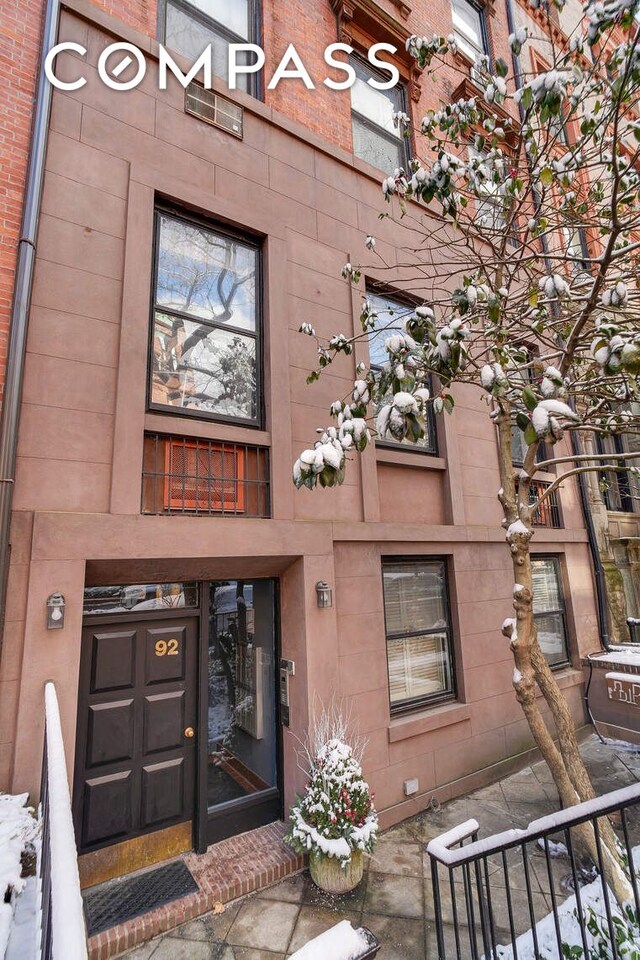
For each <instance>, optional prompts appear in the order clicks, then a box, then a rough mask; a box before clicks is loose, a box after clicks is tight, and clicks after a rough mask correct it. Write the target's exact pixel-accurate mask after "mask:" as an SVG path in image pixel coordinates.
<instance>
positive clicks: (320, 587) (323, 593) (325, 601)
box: [316, 580, 333, 607]
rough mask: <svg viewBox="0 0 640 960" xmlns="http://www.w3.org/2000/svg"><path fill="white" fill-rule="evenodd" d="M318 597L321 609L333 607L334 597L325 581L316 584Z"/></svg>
mask: <svg viewBox="0 0 640 960" xmlns="http://www.w3.org/2000/svg"><path fill="white" fill-rule="evenodd" d="M316 596H317V598H318V606H319V607H331V606H333V597H332V595H331V587H330V586H329V584H328V583H326V582H325V581H324V580H318V582H317V583H316Z"/></svg>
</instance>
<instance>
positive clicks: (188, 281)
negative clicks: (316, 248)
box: [150, 213, 259, 422]
mask: <svg viewBox="0 0 640 960" xmlns="http://www.w3.org/2000/svg"><path fill="white" fill-rule="evenodd" d="M157 230H158V252H157V265H156V289H155V312H154V321H153V338H152V362H151V388H150V397H151V402H152V403H153V404H157V405H161V406H166V407H172V408H175V407H180V408H182V409H188V410H193V411H195V412H199V413H201V414H204V415H207V414H209V415H211V416H221V417H231V418H234V419H242V420H249V421H253V422H255V421H256V420H257V419H258V362H259V349H258V339H257V338H258V320H257V300H256V284H257V272H258V257H259V253H258V250H257V248H256V247H255V246H253V245H251V244H249V243H243V242H242V241H239V240H237V239H234V238H232V237H229V236H227V235H226V234H223V233H219V232H218V231H215V230H211V229H209V228H208V227H205V226H203V225H202V224H198V223H195V222H192V221H189V220H183V219H182V218H179V217H174V216H170V215H168V214H166V213H159V214H158V218H157Z"/></svg>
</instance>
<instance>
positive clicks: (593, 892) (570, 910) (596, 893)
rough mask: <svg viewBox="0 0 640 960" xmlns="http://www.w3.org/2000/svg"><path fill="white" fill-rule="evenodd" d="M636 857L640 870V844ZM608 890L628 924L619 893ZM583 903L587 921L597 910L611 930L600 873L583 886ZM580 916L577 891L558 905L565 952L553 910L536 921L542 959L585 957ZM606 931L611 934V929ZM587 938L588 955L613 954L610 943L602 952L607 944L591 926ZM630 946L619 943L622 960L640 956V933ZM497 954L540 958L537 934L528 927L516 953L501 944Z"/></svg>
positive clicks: (509, 958) (505, 958)
mask: <svg viewBox="0 0 640 960" xmlns="http://www.w3.org/2000/svg"><path fill="white" fill-rule="evenodd" d="M633 860H634V864H635V865H636V871H638V870H639V869H640V846H637V847H635V848H634V851H633ZM607 893H608V900H609V906H610V908H611V914H612V917H618V918H620V919H621V920H622V921H623V922H624V924H625V926H628V924H627V921H626V917H624V916H623V913H622V911H621V909H620V907H619V906H618V904H617V903H616V899H615V897H614V896H613V894H612V893H611V891H610V890H609V888H608V887H607ZM580 906H581V908H582V916H583V917H584V919H585V924H587V923H588V921H589V917H590V911H593V913H594V914H595V915H596V917H597V919H598V926H599V927H600V929H601V930H603V931H605V932H607V931H608V926H607V919H606V917H607V913H606V907H605V901H604V896H603V890H602V882H601V878H600V877H598V878H597V879H596V880H594V881H593V882H592V883H589V884H587V885H586V886H584V887H581V888H580ZM578 916H579V914H578V907H577V902H576V896H575V894H574V895H573V896H572V897H569V899H568V900H565V901H564V903H562V904H561V905H560V906H559V907H558V918H559V923H560V933H561V939H562V945H563V948H562V949H563V951H564V952H562V953H561V952H560V951H559V950H558V939H557V936H556V928H555V921H554V918H553V914H552V913H549V914H547V916H546V917H544V918H543V919H542V920H540V922H539V923H537V924H536V936H537V940H538V951H539V953H538V956H539V957H540V960H564V958H566V957H571V956H576V957H577V958H582V957H583V951H584V947H583V943H582V935H581V933H580V924H579V922H578ZM636 933H637V931H636ZM606 935H607V937H608V932H607V934H606ZM586 940H587V948H588V950H589V954H588V956H593V957H611V956H612V954H611V953H610V952H609V953H608V952H606V947H605V949H604V950H603V951H602V952H600V950H601V949H602V948H603V946H604V945H603V941H602V938H601V937H599V936H598V935H597V934H594V933H593V932H591V931H590V930H588V929H587V932H586ZM605 942H606V941H605ZM565 945H566V947H565ZM626 946H627V950H626V952H624V948H623V947H622V946H619V947H618V956H619V957H620V960H636V958H637V957H639V956H640V936H636V937H634V939H633V940H629V941H627V944H626ZM572 947H579V948H580V951H581V952H580V953H578V954H571V953H570V952H568V951H570V949H571V948H572ZM496 956H497V958H498V960H536V952H535V949H534V943H533V935H532V933H531V930H527V932H526V933H523V934H522V935H521V936H520V937H518V938H517V940H516V952H515V953H514V950H513V946H511V945H509V946H502V947H498V948H497V951H496Z"/></svg>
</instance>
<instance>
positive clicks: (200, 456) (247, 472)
mask: <svg viewBox="0 0 640 960" xmlns="http://www.w3.org/2000/svg"><path fill="white" fill-rule="evenodd" d="M142 513H144V514H155V515H158V514H176V513H180V514H187V515H191V516H193V515H195V516H198V515H201V516H241V517H269V516H270V497H269V451H268V450H267V449H266V448H264V447H256V446H251V445H249V444H246V443H233V442H227V441H218V440H216V441H213V440H195V439H191V438H186V437H173V436H166V435H164V434H158V433H153V434H146V435H145V439H144V465H143V471H142Z"/></svg>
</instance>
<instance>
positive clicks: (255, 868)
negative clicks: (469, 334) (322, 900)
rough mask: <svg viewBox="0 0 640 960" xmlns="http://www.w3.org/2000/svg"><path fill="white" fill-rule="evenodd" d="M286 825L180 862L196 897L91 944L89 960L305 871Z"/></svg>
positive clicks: (107, 959)
mask: <svg viewBox="0 0 640 960" xmlns="http://www.w3.org/2000/svg"><path fill="white" fill-rule="evenodd" d="M285 830H286V825H285V824H284V823H270V824H267V826H265V827H258V829H256V830H250V831H249V832H248V833H243V834H240V836H237V837H230V838H229V839H228V840H221V841H220V843H215V844H213V845H212V846H211V847H209V849H208V850H207V852H206V853H203V854H200V855H199V854H196V853H188V854H185V855H184V856H183V857H182V858H181V859H182V860H184V862H185V863H186V865H187V867H188V868H189V870H190V871H191V873H192V874H193V877H194V879H195V881H196V883H197V885H198V891H197V893H192V894H190V895H189V896H186V897H181V898H180V899H179V900H173V901H172V902H171V903H167V904H165V905H164V906H162V907H158V908H157V909H155V910H152V911H151V912H149V913H145V914H142V916H139V917H134V918H133V919H131V920H127V921H126V922H125V923H119V924H117V926H115V927H111V928H110V929H108V930H103V931H102V932H101V933H97V934H95V936H93V937H91V938H90V939H89V960H111V958H112V957H117V956H119V955H120V954H122V953H124V952H125V951H126V950H132V949H133V948H134V947H137V946H139V945H140V944H142V943H145V942H146V941H147V940H151V939H152V938H153V937H156V936H158V934H160V933H165V932H166V931H167V930H171V929H173V928H174V927H178V926H180V924H182V923H186V922H187V921H188V920H193V919H194V918H195V917H200V916H202V914H204V913H209V912H210V911H211V910H214V909H215V906H216V904H224V903H229V902H230V901H231V900H237V899H238V897H243V896H246V895H247V894H248V893H255V892H256V891H257V890H262V889H264V888H265V887H269V886H271V885H272V884H274V883H277V881H278V880H282V879H283V878H284V877H287V876H289V874H292V873H297V872H298V871H299V870H302V868H303V867H304V858H303V857H302V856H299V855H298V854H296V853H294V851H293V850H291V848H290V847H287V846H286V845H285V843H284V842H283V839H282V838H283V836H284V833H285Z"/></svg>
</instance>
